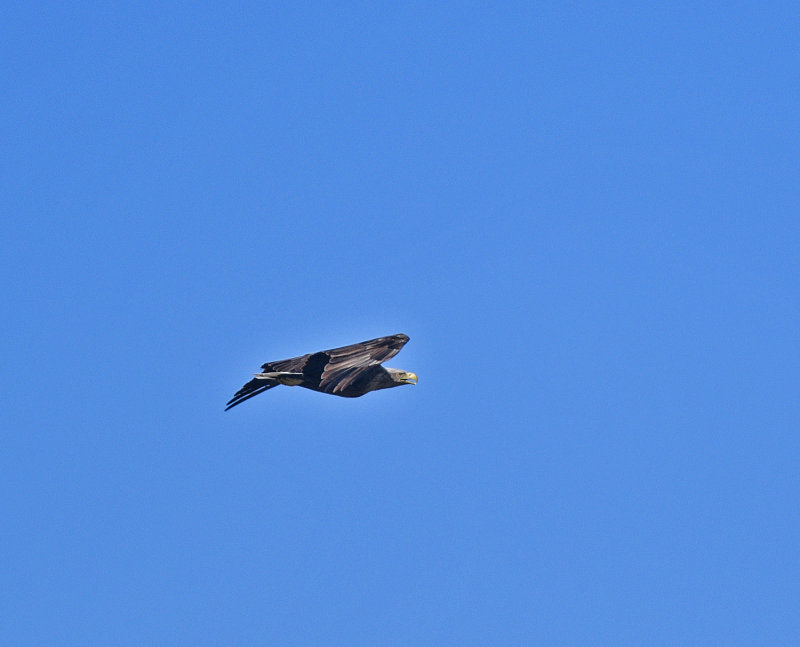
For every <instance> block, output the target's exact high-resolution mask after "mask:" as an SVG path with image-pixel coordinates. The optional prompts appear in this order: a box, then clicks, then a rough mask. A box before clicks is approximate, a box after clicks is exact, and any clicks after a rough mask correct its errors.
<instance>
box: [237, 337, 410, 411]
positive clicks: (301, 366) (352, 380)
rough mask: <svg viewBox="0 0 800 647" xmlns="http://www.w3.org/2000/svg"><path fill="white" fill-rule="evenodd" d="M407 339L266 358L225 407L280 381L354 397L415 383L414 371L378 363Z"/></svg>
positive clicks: (392, 354) (271, 386)
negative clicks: (259, 368) (272, 358)
mask: <svg viewBox="0 0 800 647" xmlns="http://www.w3.org/2000/svg"><path fill="white" fill-rule="evenodd" d="M407 341H408V335H403V334H402V333H400V334H398V335H390V336H389V337H378V338H377V339H370V340H369V341H362V342H361V343H358V344H352V345H350V346H342V347H341V348H332V349H331V350H323V351H320V352H318V353H310V354H308V355H302V356H301V357H293V358H292V359H282V360H279V361H277V362H267V363H266V364H264V365H263V366H262V367H261V371H262V372H261V373H256V374H255V377H254V378H253V379H252V380H250V381H249V382H248V383H247V384H245V385H244V386H243V387H242V388H241V389H239V390H238V391H237V392H236V393H235V394H234V396H233V397H232V398H231V399H230V401H229V402H228V405H227V407H226V408H225V411H227V410H228V409H230V408H231V407H235V406H236V405H237V404H241V403H242V402H244V401H245V400H248V399H250V398H252V397H253V396H254V395H258V394H259V393H262V392H264V391H267V390H269V389H271V388H273V387H276V386H278V385H280V384H284V385H286V386H302V387H305V388H306V389H312V390H313V391H319V392H320V393H330V394H331V395H339V396H342V397H343V398H357V397H359V396H362V395H364V394H365V393H369V392H370V391H377V390H378V389H389V388H391V387H393V386H400V385H402V384H416V383H417V376H416V375H415V374H414V373H409V372H408V371H401V370H400V369H397V368H384V367H383V366H381V364H383V363H384V362H385V361H386V360H388V359H391V358H392V357H394V356H395V355H397V353H399V352H400V349H401V348H403V346H405V344H406V342H407Z"/></svg>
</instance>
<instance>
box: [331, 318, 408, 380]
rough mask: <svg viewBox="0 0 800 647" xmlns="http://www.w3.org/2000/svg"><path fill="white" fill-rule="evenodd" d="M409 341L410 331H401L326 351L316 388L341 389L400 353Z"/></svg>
mask: <svg viewBox="0 0 800 647" xmlns="http://www.w3.org/2000/svg"><path fill="white" fill-rule="evenodd" d="M406 342H408V335H403V334H402V333H401V334H398V335H390V336H389V337H378V338H377V339H370V340H369V341H362V342H361V343H358V344H351V345H350V346H342V347H341V348H333V349H331V350H326V351H323V353H324V354H325V355H327V356H328V360H327V362H326V363H325V365H324V366H323V367H322V368H323V370H322V374H321V376H320V382H319V386H318V387H317V388H318V389H319V390H320V391H325V392H326V393H341V392H342V391H344V390H345V389H347V387H349V386H350V385H351V384H352V383H353V382H355V381H356V380H357V379H358V378H359V377H361V376H362V375H363V374H364V373H366V372H367V371H368V370H369V369H371V368H372V367H374V366H377V365H378V364H383V363H384V362H385V361H386V360H388V359H391V358H392V357H394V356H395V355H397V353H399V352H400V349H401V348H403V346H405V345H406Z"/></svg>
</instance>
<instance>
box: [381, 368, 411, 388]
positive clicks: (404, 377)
mask: <svg viewBox="0 0 800 647" xmlns="http://www.w3.org/2000/svg"><path fill="white" fill-rule="evenodd" d="M386 370H387V371H388V373H389V375H391V376H392V380H394V381H395V382H397V384H398V385H400V384H416V383H417V374H416V373H409V372H408V371H401V370H400V369H399V368H387V369H386Z"/></svg>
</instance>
